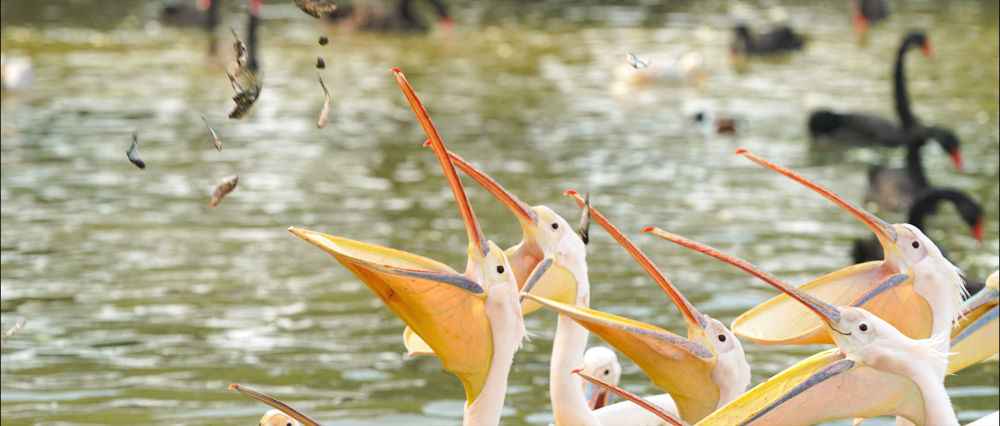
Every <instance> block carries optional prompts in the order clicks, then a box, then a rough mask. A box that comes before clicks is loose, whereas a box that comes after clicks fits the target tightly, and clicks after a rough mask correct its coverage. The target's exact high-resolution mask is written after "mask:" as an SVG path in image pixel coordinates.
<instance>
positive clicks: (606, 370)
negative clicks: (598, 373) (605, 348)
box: [604, 368, 611, 376]
mask: <svg viewBox="0 0 1000 426" xmlns="http://www.w3.org/2000/svg"><path fill="white" fill-rule="evenodd" d="M608 374H611V370H608V369H607V368H605V369H604V375H605V376H607V375H608Z"/></svg>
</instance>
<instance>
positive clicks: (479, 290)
mask: <svg viewBox="0 0 1000 426" xmlns="http://www.w3.org/2000/svg"><path fill="white" fill-rule="evenodd" d="M393 73H394V74H395V77H396V81H397V83H398V84H399V86H400V88H401V89H402V91H403V94H404V95H405V96H406V98H407V100H408V101H409V102H410V105H411V107H412V108H413V110H414V111H415V112H416V113H417V117H418V119H419V121H420V122H421V125H423V126H424V130H425V131H427V133H428V136H430V139H431V143H432V147H433V148H434V152H435V154H437V156H438V160H439V162H440V163H441V167H442V169H443V171H444V174H445V177H446V178H447V180H448V183H449V186H450V187H451V190H452V193H453V195H454V196H455V200H456V202H457V204H458V206H459V212H460V213H461V215H462V218H463V221H464V223H465V228H466V234H467V236H468V238H469V246H468V250H467V251H468V261H467V265H466V272H465V273H464V274H459V273H458V272H456V271H455V270H453V269H451V268H450V267H448V266H447V265H444V264H442V263H440V262H437V261H434V260H432V259H429V258H426V257H423V256H418V255H415V254H411V253H407V252H403V251H399V250H394V249H390V248H387V247H381V246H377V245H374V244H368V243H363V242H359V241H353V240H349V239H346V238H342V237H337V236H333V235H327V234H322V233H319V232H315V231H308V230H304V229H298V228H294V227H293V228H289V231H290V232H291V233H292V234H294V235H296V236H298V237H299V238H302V239H303V240H306V241H307V242H310V243H312V244H314V245H316V246H317V247H319V248H320V249H322V250H323V251H326V252H327V253H329V254H331V255H332V256H334V258H336V259H337V261H339V262H340V263H341V264H343V265H344V266H345V267H346V268H347V269H348V270H350V271H351V272H352V273H354V274H355V275H356V276H357V277H358V278H359V279H360V280H361V281H362V282H364V283H365V285H367V286H368V287H369V288H370V289H371V290H372V291H373V292H374V293H375V294H376V295H378V296H379V298H380V299H382V301H383V302H385V304H386V305H388V307H389V309H390V310H392V311H393V312H394V313H395V314H396V315H398V316H399V317H400V318H401V319H402V320H403V322H405V323H406V324H407V326H409V327H410V328H411V329H412V330H413V332H414V333H415V334H416V335H418V336H419V337H420V338H421V340H423V341H424V342H426V343H427V345H428V346H429V347H430V348H431V350H432V351H433V352H434V354H435V355H437V356H438V358H440V359H441V363H442V365H443V366H444V368H445V369H446V370H448V371H450V372H452V373H453V374H455V375H456V376H458V378H459V380H460V381H461V382H462V385H463V387H464V388H465V396H466V404H465V412H464V417H463V418H464V420H463V423H464V424H475V425H489V424H498V423H499V421H500V414H501V410H502V409H503V401H504V394H505V392H506V388H507V373H508V372H509V370H510V366H511V363H512V362H513V356H514V352H515V351H516V350H517V348H518V347H520V344H521V341H522V339H523V338H524V336H525V331H524V322H523V317H522V313H521V304H520V299H519V297H518V289H517V281H516V278H515V276H514V272H513V268H512V267H511V265H510V263H509V262H508V260H507V257H506V255H504V253H503V251H502V250H500V249H499V247H497V246H496V244H495V243H493V242H492V241H488V240H486V238H485V236H484V235H483V233H482V230H481V229H480V227H479V223H478V221H477V219H476V216H475V213H474V212H473V211H472V206H471V205H470V204H469V200H468V197H467V195H466V194H465V189H464V187H463V186H462V182H461V180H460V179H459V177H458V173H457V172H456V171H455V168H454V166H452V164H451V161H450V160H449V159H448V154H447V148H446V147H445V146H444V142H443V141H442V140H441V138H440V137H439V136H438V134H437V131H436V130H435V129H434V126H433V124H432V123H431V122H430V117H428V116H427V113H426V110H424V108H423V106H422V105H421V104H420V101H419V100H418V99H417V96H416V93H415V92H414V91H413V89H412V87H411V86H410V84H409V82H407V81H406V77H405V76H404V75H403V73H402V72H401V71H400V70H399V69H398V68H394V69H393ZM539 277H540V274H539ZM535 282H537V278H536V279H535V281H532V280H531V279H529V282H528V283H526V284H525V285H534V283H535Z"/></svg>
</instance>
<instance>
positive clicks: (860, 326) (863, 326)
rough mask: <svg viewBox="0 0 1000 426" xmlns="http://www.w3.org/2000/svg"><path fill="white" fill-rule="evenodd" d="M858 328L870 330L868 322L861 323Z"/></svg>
mask: <svg viewBox="0 0 1000 426" xmlns="http://www.w3.org/2000/svg"><path fill="white" fill-rule="evenodd" d="M858 330H861V331H868V324H865V323H861V325H859V326H858Z"/></svg>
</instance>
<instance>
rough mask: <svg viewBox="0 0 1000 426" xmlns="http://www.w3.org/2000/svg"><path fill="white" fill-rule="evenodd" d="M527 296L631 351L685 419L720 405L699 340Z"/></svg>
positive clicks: (711, 356) (710, 361)
mask: <svg viewBox="0 0 1000 426" xmlns="http://www.w3.org/2000/svg"><path fill="white" fill-rule="evenodd" d="M527 297H528V298H530V299H532V300H533V301H535V302H538V303H539V304H541V305H543V306H544V307H546V308H549V309H551V310H553V311H556V312H558V313H560V314H562V315H566V316H568V317H570V318H572V319H573V320H574V321H576V322H577V323H579V324H580V325H581V326H583V327H584V328H586V329H587V330H590V331H591V332H592V333H594V334H596V335H598V336H601V338H602V339H604V341H606V342H608V344H610V345H611V346H614V347H615V349H618V350H619V351H620V352H621V353H623V354H625V356H627V357H629V359H631V360H632V361H633V362H635V363H636V365H638V366H639V368H641V369H642V371H643V372H644V373H646V375H647V376H649V378H650V380H652V382H653V383H654V384H656V386H657V387H659V388H660V389H662V390H663V391H665V392H667V393H669V394H670V395H671V396H672V397H673V398H674V401H675V402H676V403H677V408H678V410H679V414H680V416H681V418H683V419H684V420H685V421H688V422H695V421H698V419H701V418H702V417H705V416H706V415H708V413H711V412H712V411H713V410H715V408H716V407H717V406H718V404H719V394H720V390H719V387H718V386H717V385H716V384H715V382H714V381H713V380H712V370H713V369H714V367H715V363H716V360H717V358H716V356H715V353H714V352H712V351H711V350H709V349H708V348H706V347H704V346H702V345H701V344H698V343H695V342H692V341H690V340H688V339H685V338H683V337H680V336H678V335H676V334H673V333H671V332H669V331H667V330H664V329H662V328H659V327H656V326H654V325H650V324H646V323H643V322H639V321H635V320H632V319H628V318H625V317H620V316H617V315H612V314H608V313H604V312H600V311H597V310H594V309H590V308H585V307H579V306H574V305H568V304H565V303H559V302H555V301H551V300H547V299H543V298H540V297H537V296H533V295H529V296H527Z"/></svg>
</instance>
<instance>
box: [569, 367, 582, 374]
mask: <svg viewBox="0 0 1000 426" xmlns="http://www.w3.org/2000/svg"><path fill="white" fill-rule="evenodd" d="M581 371H583V369H582V368H574V369H573V371H571V373H573V374H580V372H581Z"/></svg>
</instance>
